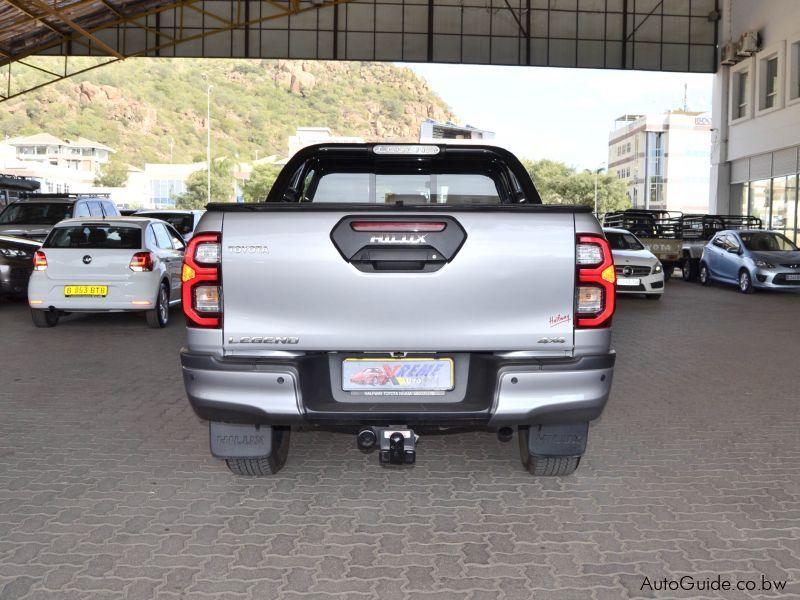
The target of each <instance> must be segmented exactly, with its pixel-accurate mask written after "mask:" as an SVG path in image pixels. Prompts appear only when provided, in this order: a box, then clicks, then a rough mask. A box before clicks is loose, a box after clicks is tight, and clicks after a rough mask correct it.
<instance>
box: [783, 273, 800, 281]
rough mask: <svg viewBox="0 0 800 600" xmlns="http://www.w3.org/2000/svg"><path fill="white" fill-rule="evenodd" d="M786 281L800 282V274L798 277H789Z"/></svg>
mask: <svg viewBox="0 0 800 600" xmlns="http://www.w3.org/2000/svg"><path fill="white" fill-rule="evenodd" d="M786 281H800V274H796V275H787V276H786Z"/></svg>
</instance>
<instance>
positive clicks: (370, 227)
mask: <svg viewBox="0 0 800 600" xmlns="http://www.w3.org/2000/svg"><path fill="white" fill-rule="evenodd" d="M350 227H352V228H353V231H365V232H376V231H379V232H384V231H391V232H394V231H407V232H418V231H444V228H445V227H447V223H443V222H441V221H353V222H352V223H351V224H350Z"/></svg>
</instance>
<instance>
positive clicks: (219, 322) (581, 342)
mask: <svg viewBox="0 0 800 600" xmlns="http://www.w3.org/2000/svg"><path fill="white" fill-rule="evenodd" d="M182 279H183V292H182V294H183V297H182V299H183V310H184V312H185V315H186V321H187V344H186V346H185V347H184V348H183V349H182V351H181V364H182V369H183V378H184V382H185V386H186V392H187V395H188V397H189V401H190V402H191V404H192V407H193V408H194V410H195V412H196V413H197V414H198V415H199V416H200V417H201V418H203V419H205V420H207V421H209V422H210V441H211V452H212V454H213V455H214V456H216V457H218V458H221V459H225V461H226V462H227V465H228V467H229V468H230V469H231V471H233V472H234V473H236V474H239V475H267V474H272V473H276V472H277V471H278V470H280V469H281V468H282V467H283V466H284V464H285V463H286V459H287V455H288V451H289V437H290V432H291V430H292V429H295V430H298V429H315V428H319V429H335V430H339V431H344V432H349V433H352V434H354V435H355V438H356V439H355V441H356V444H355V445H356V446H357V447H358V448H359V449H360V450H362V451H365V452H367V451H371V450H376V451H377V454H378V458H379V460H380V463H382V464H384V465H410V464H413V463H414V462H415V461H416V454H417V447H418V441H419V435H420V434H423V435H424V434H425V432H426V431H442V430H448V429H452V430H456V431H462V430H465V429H475V430H478V429H480V430H489V431H495V432H497V435H498V437H499V439H501V440H503V441H509V440H511V439H512V437H513V433H514V428H517V429H518V439H519V444H520V453H521V458H522V463H523V466H524V467H525V468H526V469H528V470H529V471H530V472H531V473H532V474H534V475H568V474H570V473H572V472H573V471H574V470H575V469H576V468H577V466H578V463H579V461H580V458H581V456H582V455H583V453H584V451H585V449H586V441H587V436H588V429H589V422H590V421H591V420H593V419H596V418H597V417H598V416H599V415H600V413H601V412H602V410H603V407H604V406H605V404H606V401H607V400H608V396H609V391H610V389H611V380H612V375H613V370H614V360H615V354H614V351H613V350H612V349H611V318H612V316H613V314H614V306H615V297H614V285H615V271H614V265H613V260H612V257H611V251H610V249H609V246H608V243H607V242H606V240H605V238H604V237H603V233H602V229H601V227H600V225H599V224H598V222H597V220H596V219H595V217H594V216H593V215H592V214H591V212H590V211H589V208H588V207H584V206H545V205H543V204H542V203H541V199H540V197H539V195H538V193H537V192H536V189H535V187H534V185H533V183H532V182H531V179H530V177H529V176H528V174H527V172H526V171H525V169H524V168H523V166H522V164H521V163H520V162H519V160H517V158H515V157H514V156H513V155H512V154H511V153H509V152H507V151H505V150H503V149H501V148H497V147H488V146H466V145H465V146H461V145H459V146H447V145H411V144H325V145H318V146H311V147H308V148H305V149H304V150H301V151H300V152H298V153H297V154H296V155H295V156H294V157H293V158H292V159H291V160H290V161H289V162H288V164H287V165H286V166H285V168H284V169H283V170H282V172H281V173H280V175H279V176H278V178H277V180H276V182H275V185H274V186H273V187H272V190H271V191H270V193H269V196H268V197H267V199H266V201H265V202H262V203H254V204H211V205H209V206H208V211H207V212H206V213H205V215H204V216H203V218H202V219H201V221H200V223H199V225H198V227H197V230H196V232H195V235H194V237H193V238H192V240H191V241H190V242H189V244H188V247H187V250H186V254H185V259H184V265H183V271H182Z"/></svg>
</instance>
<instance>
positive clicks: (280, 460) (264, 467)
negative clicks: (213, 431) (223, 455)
mask: <svg viewBox="0 0 800 600" xmlns="http://www.w3.org/2000/svg"><path fill="white" fill-rule="evenodd" d="M291 433H292V432H291V430H290V429H278V428H277V427H273V428H272V451H271V453H270V455H269V456H267V457H265V458H229V459H226V460H225V464H226V465H228V469H230V471H231V473H233V474H234V475H243V476H245V477H264V476H266V475H274V474H275V473H277V472H278V471H280V470H281V469H282V468H283V467H284V465H286V459H287V458H288V457H289V440H290V438H291Z"/></svg>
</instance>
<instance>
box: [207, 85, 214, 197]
mask: <svg viewBox="0 0 800 600" xmlns="http://www.w3.org/2000/svg"><path fill="white" fill-rule="evenodd" d="M213 87H214V86H213V85H209V86H208V88H206V167H207V169H206V173H207V178H206V200H207V201H208V202H211V88H213Z"/></svg>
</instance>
